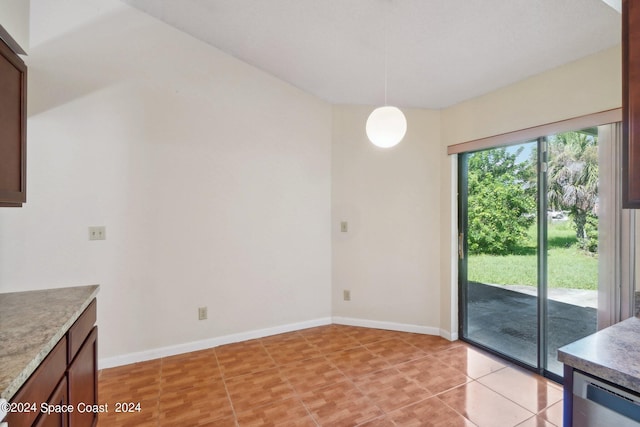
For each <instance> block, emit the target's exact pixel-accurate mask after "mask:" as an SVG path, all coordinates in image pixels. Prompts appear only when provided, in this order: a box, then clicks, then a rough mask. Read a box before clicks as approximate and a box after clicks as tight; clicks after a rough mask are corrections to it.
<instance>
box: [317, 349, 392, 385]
mask: <svg viewBox="0 0 640 427" xmlns="http://www.w3.org/2000/svg"><path fill="white" fill-rule="evenodd" d="M327 359H328V360H329V361H330V362H331V363H333V364H334V365H336V366H337V367H338V369H340V370H341V371H342V372H343V373H344V374H345V375H346V376H348V377H349V378H356V377H358V376H360V375H365V374H370V373H372V372H375V371H379V370H381V369H385V368H388V367H389V366H390V365H389V364H388V363H387V362H386V361H385V360H384V359H383V358H381V357H379V356H376V355H375V354H373V353H371V352H370V351H369V350H367V349H366V348H365V347H362V346H359V347H354V348H351V349H349V350H344V351H339V352H335V353H330V354H328V355H327Z"/></svg>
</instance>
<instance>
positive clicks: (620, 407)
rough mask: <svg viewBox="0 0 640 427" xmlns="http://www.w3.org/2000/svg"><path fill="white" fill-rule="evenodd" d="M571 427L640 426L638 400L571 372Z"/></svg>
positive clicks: (635, 396) (631, 395)
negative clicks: (572, 426)
mask: <svg viewBox="0 0 640 427" xmlns="http://www.w3.org/2000/svg"><path fill="white" fill-rule="evenodd" d="M573 425H574V426H576V427H609V426H612V427H613V426H615V427H637V426H640V396H638V395H636V394H633V393H630V392H628V391H626V390H623V389H620V388H618V387H615V386H612V385H610V384H608V383H605V382H603V381H600V380H598V379H596V378H594V377H591V376H588V375H585V374H582V373H580V372H576V371H574V373H573Z"/></svg>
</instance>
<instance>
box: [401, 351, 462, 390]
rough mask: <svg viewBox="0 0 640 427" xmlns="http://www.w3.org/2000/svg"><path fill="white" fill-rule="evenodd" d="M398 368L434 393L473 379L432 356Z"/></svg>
mask: <svg viewBox="0 0 640 427" xmlns="http://www.w3.org/2000/svg"><path fill="white" fill-rule="evenodd" d="M397 368H398V369H399V370H400V372H402V373H403V374H405V375H406V376H408V377H410V378H411V379H413V381H415V382H416V383H417V384H419V385H420V386H422V387H424V388H426V389H427V390H429V391H431V392H432V393H434V394H437V393H441V392H443V391H445V390H449V389H450V388H453V387H456V386H459V385H461V384H464V383H466V382H468V381H471V378H469V377H467V376H466V375H465V374H464V373H463V372H462V371H460V370H458V369H454V368H452V367H451V366H448V365H445V364H444V363H442V362H440V361H438V360H437V359H435V358H434V357H431V356H427V357H424V358H422V359H418V360H414V361H412V362H408V363H405V364H404V365H398V366H397Z"/></svg>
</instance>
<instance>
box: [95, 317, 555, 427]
mask: <svg viewBox="0 0 640 427" xmlns="http://www.w3.org/2000/svg"><path fill="white" fill-rule="evenodd" d="M414 358H415V359H414ZM411 359H414V360H411ZM503 364H504V365H506V366H507V367H502V366H503ZM503 371H504V372H503ZM512 371H513V372H512ZM514 372H515V373H514ZM98 375H99V386H98V387H99V390H98V395H99V400H100V403H109V404H110V408H111V409H112V410H113V409H114V408H113V404H114V403H115V402H124V401H133V402H140V403H141V411H140V412H139V413H137V412H134V413H119V414H118V413H115V412H109V413H106V414H101V415H100V417H99V424H98V425H99V426H101V427H107V426H108V427H112V426H115V427H134V426H135V427H147V426H149V427H151V426H154V427H157V426H165V425H166V426H173V425H180V426H218V427H220V426H223V427H224V426H236V425H237V424H236V416H237V417H238V421H239V422H240V425H261V426H262V425H279V426H280V425H284V426H287V425H290V426H298V425H303V426H306V425H309V426H313V425H318V426H320V425H328V426H332V427H333V426H364V425H366V426H369V427H376V426H378V427H388V426H394V425H395V426H405V425H407V426H412V425H416V426H423V425H425V426H428V425H436V426H456V425H461V426H465V425H472V424H471V422H470V421H469V420H468V419H465V418H464V417H463V416H462V415H461V413H458V412H456V410H459V411H462V413H466V414H468V417H469V418H470V419H471V420H476V422H477V424H478V425H480V426H482V425H483V423H486V424H485V425H492V426H493V425H499V426H502V425H505V426H507V425H508V426H509V427H511V426H513V425H515V424H517V423H520V424H521V426H523V427H533V426H545V427H549V426H552V425H556V426H560V425H562V400H561V398H562V387H561V386H559V385H557V384H555V383H552V382H549V381H547V380H545V379H542V378H541V377H538V376H535V375H533V374H529V373H527V372H526V371H524V372H520V371H518V370H515V369H514V368H513V366H512V365H510V364H508V363H506V362H504V363H503V362H502V361H500V360H496V359H494V358H493V357H492V356H490V355H488V354H486V353H484V352H482V351H479V350H477V349H475V348H473V347H472V346H470V345H468V344H466V343H463V342H459V341H456V342H453V343H452V342H449V341H447V340H445V339H443V338H440V337H436V336H430V335H422V334H409V333H403V332H394V331H388V330H382V329H369V328H361V327H354V326H345V325H327V326H321V327H317V328H310V329H305V330H301V331H295V332H290V333H286V334H279V335H274V336H271V337H265V338H262V339H257V340H251V341H245V342H241V343H236V344H230V345H225V346H221V347H217V348H215V349H209V350H203V351H197V352H192V353H187V354H182V355H177V356H171V357H166V358H163V359H158V360H152V361H148V362H141V363H136V364H132V365H127V366H122V367H117V368H112V369H105V370H102V371H100V372H99V373H98ZM467 375H468V376H467ZM471 377H473V378H477V379H479V380H480V382H482V383H484V384H481V383H480V382H478V381H473V380H472V378H471ZM466 383H468V384H466ZM464 384H466V385H464ZM491 388H493V389H494V390H491ZM523 390H527V392H526V393H523ZM434 393H435V396H434V395H433V394H434ZM557 399H559V400H558V403H553V402H554V401H556V400H557ZM445 402H447V404H445ZM461 402H462V403H461ZM456 405H458V406H457V407H456V408H455V409H456V410H454V408H452V407H451V406H454V407H455V406H456ZM520 405H524V406H526V407H527V408H530V409H531V411H527V410H526V409H525V408H523V407H522V406H520ZM545 405H550V406H547V407H546V408H545V409H541V410H539V411H538V408H543V407H545ZM514 408H515V409H514ZM513 411H515V412H518V411H520V414H523V415H522V416H521V417H513V418H514V419H515V418H517V420H518V421H517V422H515V423H514V424H510V418H509V414H511V413H512V412H513ZM536 411H538V412H537V415H534V413H535V412H536ZM488 413H489V414H493V415H487V414H488ZM512 415H513V414H512ZM487 420H490V421H487ZM505 423H506V424H505Z"/></svg>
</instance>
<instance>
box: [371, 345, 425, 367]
mask: <svg viewBox="0 0 640 427" xmlns="http://www.w3.org/2000/svg"><path fill="white" fill-rule="evenodd" d="M365 347H366V348H367V349H368V350H369V351H371V352H372V353H373V354H376V355H378V356H380V357H382V358H383V359H384V360H386V361H387V362H388V363H389V364H391V365H395V364H397V363H405V362H407V361H410V360H414V359H420V358H421V357H424V356H426V355H427V353H425V352H424V351H423V350H420V349H419V348H417V347H414V346H413V345H411V344H409V343H407V342H406V341H403V340H401V339H399V338H391V339H387V340H384V341H378V342H375V343H370V344H367V345H365Z"/></svg>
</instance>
